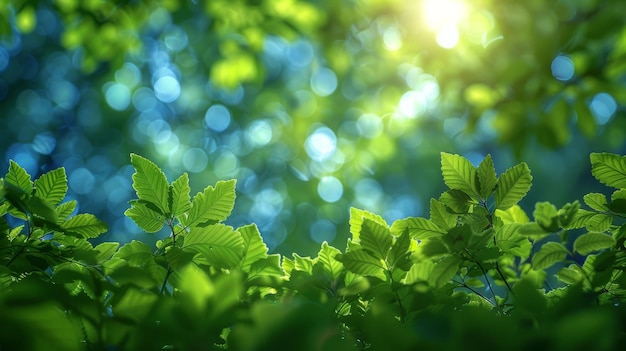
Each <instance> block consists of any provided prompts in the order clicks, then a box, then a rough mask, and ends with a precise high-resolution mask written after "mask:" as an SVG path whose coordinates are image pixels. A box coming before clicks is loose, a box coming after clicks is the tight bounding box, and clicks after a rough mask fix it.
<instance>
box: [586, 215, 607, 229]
mask: <svg viewBox="0 0 626 351" xmlns="http://www.w3.org/2000/svg"><path fill="white" fill-rule="evenodd" d="M611 224H613V217H611V216H609V215H605V214H595V215H593V216H591V218H589V219H588V220H587V223H585V228H587V229H588V230H589V231H590V232H604V231H607V230H609V228H610V227H611Z"/></svg>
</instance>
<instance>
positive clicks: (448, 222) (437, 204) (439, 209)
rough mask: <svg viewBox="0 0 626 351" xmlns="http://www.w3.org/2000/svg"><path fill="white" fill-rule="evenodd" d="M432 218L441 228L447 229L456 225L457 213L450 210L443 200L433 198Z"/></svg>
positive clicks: (431, 206) (431, 202)
mask: <svg viewBox="0 0 626 351" xmlns="http://www.w3.org/2000/svg"><path fill="white" fill-rule="evenodd" d="M430 220H431V222H433V223H434V224H435V225H437V226H438V227H439V228H441V229H444V230H447V229H450V228H454V227H455V226H456V222H457V215H456V214H453V213H450V212H448V210H447V209H446V205H444V204H443V203H442V202H441V201H438V200H436V199H433V198H431V199H430Z"/></svg>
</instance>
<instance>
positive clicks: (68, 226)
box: [61, 213, 107, 238]
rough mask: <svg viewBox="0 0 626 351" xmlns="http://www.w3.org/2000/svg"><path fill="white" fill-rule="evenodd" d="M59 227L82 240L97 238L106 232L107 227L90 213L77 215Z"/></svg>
mask: <svg viewBox="0 0 626 351" xmlns="http://www.w3.org/2000/svg"><path fill="white" fill-rule="evenodd" d="M61 227H62V228H63V229H64V230H65V231H67V232H69V233H72V234H77V235H79V236H81V237H83V238H97V237H98V236H99V235H100V234H102V233H104V232H106V231H107V225H106V224H105V223H104V222H102V221H100V220H99V219H98V218H96V216H94V215H92V214H90V213H81V214H78V215H76V216H74V217H72V218H70V219H68V220H67V221H65V222H63V224H61Z"/></svg>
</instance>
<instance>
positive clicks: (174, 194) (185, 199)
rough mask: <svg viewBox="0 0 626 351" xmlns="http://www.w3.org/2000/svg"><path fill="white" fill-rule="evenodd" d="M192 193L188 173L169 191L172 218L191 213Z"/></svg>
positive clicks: (173, 184) (175, 182)
mask: <svg viewBox="0 0 626 351" xmlns="http://www.w3.org/2000/svg"><path fill="white" fill-rule="evenodd" d="M190 191H191V189H190V188H189V176H188V175H187V173H183V174H182V175H181V176H180V177H178V178H177V179H176V180H175V181H173V182H172V185H171V186H170V189H169V196H170V202H171V213H172V217H178V216H180V215H181V214H183V213H185V212H187V211H189V209H190V208H191V197H190V196H189V192H190Z"/></svg>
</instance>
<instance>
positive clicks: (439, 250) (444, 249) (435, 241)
mask: <svg viewBox="0 0 626 351" xmlns="http://www.w3.org/2000/svg"><path fill="white" fill-rule="evenodd" d="M418 249H419V251H420V252H421V253H422V254H424V256H426V257H439V256H443V255H445V254H447V253H449V252H450V248H449V247H448V245H446V243H445V242H444V241H443V239H441V238H440V237H437V236H435V237H430V238H428V239H425V240H423V241H422V242H421V243H420V244H419V245H418Z"/></svg>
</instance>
